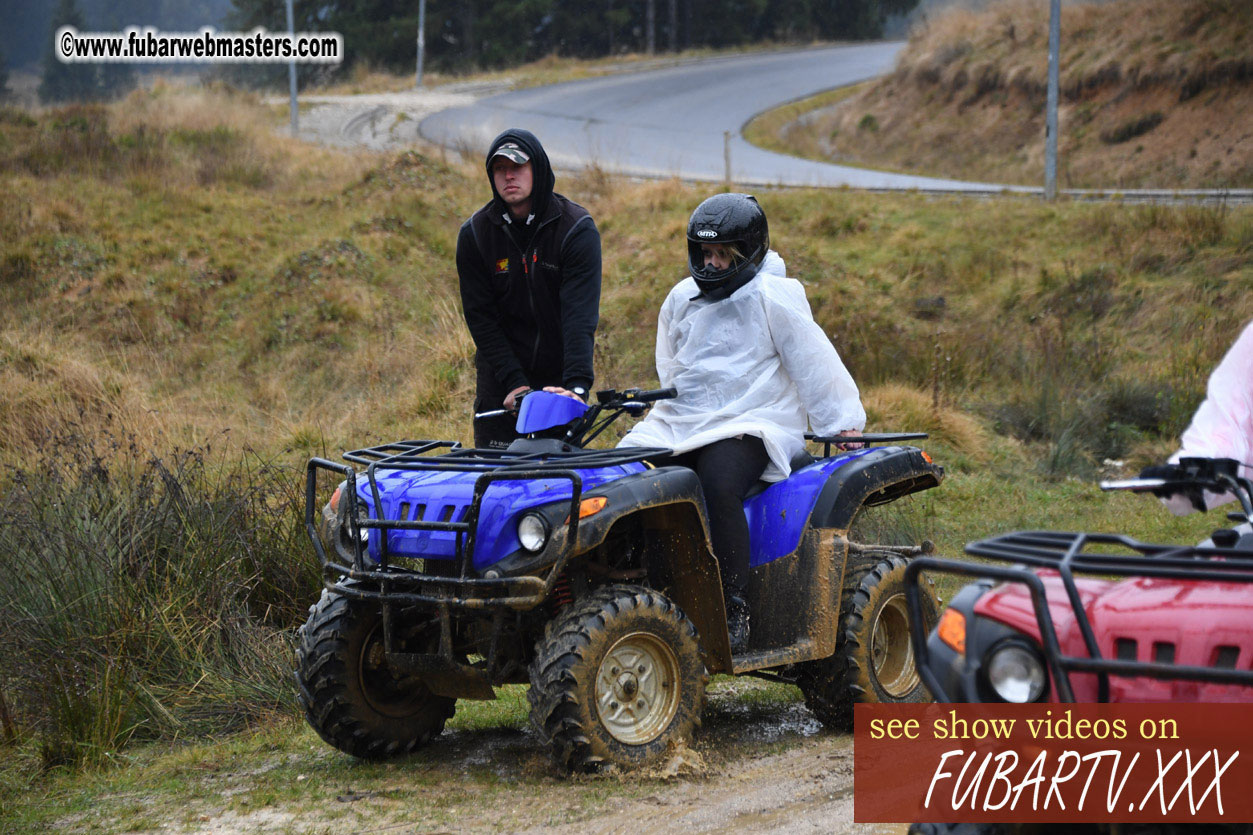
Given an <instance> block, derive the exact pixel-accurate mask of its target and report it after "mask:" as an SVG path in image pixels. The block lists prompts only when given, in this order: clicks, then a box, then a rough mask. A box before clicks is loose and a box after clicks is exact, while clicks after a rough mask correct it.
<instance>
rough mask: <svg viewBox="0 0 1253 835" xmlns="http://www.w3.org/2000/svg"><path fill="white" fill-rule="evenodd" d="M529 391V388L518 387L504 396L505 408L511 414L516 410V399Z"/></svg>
mask: <svg viewBox="0 0 1253 835" xmlns="http://www.w3.org/2000/svg"><path fill="white" fill-rule="evenodd" d="M530 390H531V387H530V386H518V387H517V388H516V389H514V390H513V391H511V392H509V393H508V394H506V395H505V408H506V409H507V410H509V411H511V412H513V411H516V410H517V408H518V398H519V397H521V396H522V395H524V394H526V393H527V392H529V391H530Z"/></svg>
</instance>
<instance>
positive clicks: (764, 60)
mask: <svg viewBox="0 0 1253 835" xmlns="http://www.w3.org/2000/svg"><path fill="white" fill-rule="evenodd" d="M902 46H903V44H901V43H873V44H858V45H853V46H831V47H822V48H815V49H805V50H797V51H789V52H769V53H760V54H749V55H736V56H730V57H726V58H716V59H709V60H704V61H697V62H690V63H684V64H679V65H676V66H670V67H666V68H663V69H654V70H648V71H645V72H637V73H630V74H627V75H614V76H607V77H603V78H595V79H589V80H584V81H572V82H567V83H564V84H555V85H551V86H547V87H535V88H532V89H529V90H516V91H512V92H508V93H501V94H499V95H495V96H491V97H488V98H483V99H479V100H478V101H476V102H474V103H473V104H469V105H466V106H462V107H454V108H451V109H448V110H444V111H442V112H439V113H436V114H434V115H432V116H428V117H427V118H426V119H424V120H423V121H422V122H421V124H420V126H419V128H418V130H419V132H420V133H421V135H422V136H423V137H424V138H426V139H427V140H429V141H431V142H435V143H437V144H441V145H444V146H446V147H449V148H473V149H476V150H478V151H481V152H486V150H487V146H488V144H489V143H490V142H491V140H492V138H493V137H494V136H495V135H496V134H498V133H499V132H500V131H502V130H504V129H505V128H508V127H522V128H527V129H529V130H531V131H534V132H535V134H536V135H537V136H539V137H540V139H541V140H542V141H543V142H544V146H545V148H547V150H548V153H549V156H550V157H551V158H552V160H553V163H554V164H555V165H557V166H559V167H569V168H581V167H584V166H586V165H589V164H596V165H598V166H600V167H601V168H603V169H605V170H607V171H612V172H616V173H620V174H634V175H641V176H648V177H659V176H660V177H668V176H679V177H682V178H684V179H691V180H708V181H714V182H719V181H721V180H722V179H723V178H724V176H725V171H726V162H725V157H724V138H723V136H724V131H730V132H731V141H730V153H731V169H732V177H733V179H734V181H735V182H736V183H739V184H742V185H786V186H841V185H848V186H853V187H856V188H869V189H911V188H917V189H922V190H933V189H934V190H944V191H994V190H999V189H1000V188H1001V186H998V185H995V184H989V183H966V182H959V181H956V180H943V179H936V178H931V177H913V176H909V175H904V174H889V173H885V172H880V171H870V170H866V169H862V168H848V167H845V166H841V165H831V164H828V163H821V162H814V161H811V160H804V159H799V158H797V157H790V156H786V155H784V154H776V153H774V152H772V151H766V150H763V149H761V148H758V147H755V146H753V145H750V144H749V143H748V142H746V141H745V140H744V138H743V137H742V136H741V135H740V128H742V127H743V125H744V123H745V122H747V121H748V120H749V119H750V118H752V117H753V116H755V115H756V114H758V113H760V112H762V111H763V110H768V109H770V108H772V107H775V106H777V105H779V104H782V103H783V102H787V101H791V100H793V99H798V98H803V97H805V96H810V95H813V94H814V93H818V92H821V91H822V90H828V89H831V88H833V87H840V86H843V85H846V84H854V83H856V82H859V81H864V80H865V79H868V78H873V77H874V76H877V75H881V74H883V73H885V72H887V71H889V70H890V69H891V68H892V64H893V61H894V60H895V58H896V54H897V52H899V51H900V49H901V47H902Z"/></svg>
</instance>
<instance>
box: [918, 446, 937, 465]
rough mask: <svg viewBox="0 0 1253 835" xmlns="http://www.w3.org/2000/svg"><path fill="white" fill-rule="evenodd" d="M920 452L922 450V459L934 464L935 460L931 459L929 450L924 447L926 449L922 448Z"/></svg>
mask: <svg viewBox="0 0 1253 835" xmlns="http://www.w3.org/2000/svg"><path fill="white" fill-rule="evenodd" d="M920 452H922V460H923V461H926V462H927V463H928V464H933V463H935V462H933V461H932V460H931V456H930V455H928V454H927V451H926V450H925V449H924V450H920Z"/></svg>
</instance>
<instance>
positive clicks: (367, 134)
mask: <svg viewBox="0 0 1253 835" xmlns="http://www.w3.org/2000/svg"><path fill="white" fill-rule="evenodd" d="M502 89H505V86H504V85H502V84H499V83H493V84H490V85H488V84H477V85H475V84H464V85H450V86H448V87H442V88H439V89H436V90H411V91H407V92H403V93H369V94H361V95H351V96H318V95H308V96H305V95H302V96H301V97H300V103H301V105H302V107H303V109H302V111H301V113H300V119H299V133H300V138H301V139H304V140H306V141H308V142H316V143H318V144H322V145H332V146H336V147H341V148H369V149H370V150H372V151H385V150H390V149H396V148H408V147H412V146H413V145H414V144H416V143H418V142H419V138H418V124H419V123H420V122H421V121H422V120H423V119H424V118H426V117H427V116H429V115H430V114H432V113H435V112H436V111H439V110H444V109H445V108H449V107H461V106H464V105H467V104H472V103H474V101H476V100H477V99H478V98H480V97H481V96H483V95H488V94H490V93H493V92H498V91H500V90H502ZM267 103H269V104H284V105H285V104H286V103H287V99H285V98H284V99H280V98H273V99H269V100H268V101H267Z"/></svg>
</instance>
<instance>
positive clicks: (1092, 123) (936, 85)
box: [772, 0, 1253, 188]
mask: <svg viewBox="0 0 1253 835" xmlns="http://www.w3.org/2000/svg"><path fill="white" fill-rule="evenodd" d="M1047 10H1048V5H1047V4H1043V3H1035V2H1027V0H1002V1H1001V2H998V3H994V4H991V5H989V6H988V7H987V8H986V9H985V10H982V11H977V12H976V11H970V10H968V9H963V8H955V9H952V10H950V11H948V12H946V13H944V14H942V15H939V16H936V17H935V18H933V19H931V20H929V21H927V22H926V25H925V27H923V28H921V29H919V30H918V31H916V32H914V33H913V35H912V37H911V38H910V42H909V45H908V46H907V48H906V49H905V51H904V52H903V53H902V55H901V57H900V59H899V61H898V65H897V67H896V70H895V72H894V73H892V74H891V75H889V76H887V77H885V78H883V79H882V80H880V81H878V82H876V83H874V84H872V85H870V86H868V87H867V88H866V89H865V90H863V91H861V92H859V93H857V94H855V95H854V96H853V97H851V98H850V99H849V100H847V101H845V102H843V103H840V104H834V105H833V104H829V103H823V102H820V101H815V102H812V104H811V106H810V107H809V108H808V112H807V113H806V115H804V116H803V117H801V118H800V119H799V120H797V121H792V122H790V123H788V124H786V125H783V126H781V127H779V128H777V129H776V130H774V131H773V132H772V135H773V137H774V142H776V143H780V144H784V145H787V146H789V147H790V148H792V149H793V150H795V151H796V152H799V153H801V154H803V155H805V156H811V157H815V158H820V159H830V160H834V161H844V162H853V163H860V164H868V165H874V166H876V167H885V168H891V169H896V170H907V171H916V172H924V173H930V174H937V175H944V176H953V177H964V178H969V179H976V180H985V181H995V182H1009V183H1032V184H1034V183H1038V182H1039V181H1040V180H1041V179H1042V177H1043V165H1044V161H1043V131H1044V122H1043V120H1044V97H1045V91H1046V85H1047V43H1048V28H1047V27H1048V16H1047ZM1249 12H1250V9H1249V6H1248V3H1247V2H1243V0H1183V2H1178V0H1119V2H1112V3H1102V4H1087V5H1084V4H1076V5H1067V6H1065V7H1064V9H1063V11H1062V54H1061V73H1060V75H1061V79H1060V80H1061V90H1062V101H1061V106H1060V112H1059V118H1060V125H1061V127H1060V134H1059V136H1060V138H1061V148H1060V151H1061V162H1062V166H1061V170H1060V172H1059V179H1060V180H1061V182H1062V184H1063V185H1064V186H1071V187H1113V188H1120V187H1121V188H1127V187H1143V186H1156V187H1248V186H1250V185H1253V155H1251V154H1250V153H1249V151H1248V149H1249V142H1250V141H1251V138H1253V47H1250V44H1251V43H1253V15H1250V13H1249Z"/></svg>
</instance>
